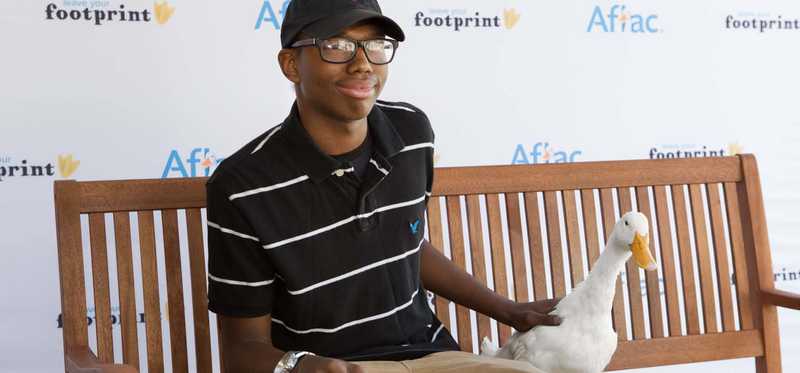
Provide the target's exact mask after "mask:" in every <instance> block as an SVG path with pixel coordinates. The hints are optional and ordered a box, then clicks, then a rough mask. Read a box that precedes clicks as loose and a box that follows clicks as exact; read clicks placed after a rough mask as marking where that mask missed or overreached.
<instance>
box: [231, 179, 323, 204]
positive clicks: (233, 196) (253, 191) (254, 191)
mask: <svg viewBox="0 0 800 373" xmlns="http://www.w3.org/2000/svg"><path fill="white" fill-rule="evenodd" d="M308 179H309V177H308V175H303V176H300V177H296V178H294V179H292V180H289V181H284V182H282V183H278V184H273V185H270V186H265V187H261V188H256V189H251V190H247V191H244V192H241V193H236V194H231V196H230V197H228V199H229V200H231V201H233V200H235V199H237V198H242V197H248V196H252V195H254V194H259V193H265V192H271V191H273V190H276V189H280V188H285V187H287V186H290V185H294V184H297V183H301V182H303V181H306V180H308Z"/></svg>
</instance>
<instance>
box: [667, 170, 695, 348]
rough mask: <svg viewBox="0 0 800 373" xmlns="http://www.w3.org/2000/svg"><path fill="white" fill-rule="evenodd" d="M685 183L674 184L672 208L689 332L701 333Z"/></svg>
mask: <svg viewBox="0 0 800 373" xmlns="http://www.w3.org/2000/svg"><path fill="white" fill-rule="evenodd" d="M684 193H685V191H684V188H683V185H673V186H672V208H673V211H674V213H675V230H676V231H677V237H678V254H679V258H680V260H681V263H680V268H681V280H682V283H683V308H684V313H685V316H686V330H687V332H688V334H690V335H691V334H700V321H699V316H698V311H697V294H696V292H695V289H694V285H695V282H694V265H693V263H692V247H691V243H690V239H689V218H688V215H687V213H686V196H685V195H684Z"/></svg>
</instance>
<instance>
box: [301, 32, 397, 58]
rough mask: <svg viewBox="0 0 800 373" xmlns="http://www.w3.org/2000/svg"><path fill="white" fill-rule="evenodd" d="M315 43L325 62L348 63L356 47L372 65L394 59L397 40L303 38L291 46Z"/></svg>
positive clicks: (355, 51)
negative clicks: (360, 49)
mask: <svg viewBox="0 0 800 373" xmlns="http://www.w3.org/2000/svg"><path fill="white" fill-rule="evenodd" d="M312 45H315V46H317V49H319V55H320V57H321V58H322V60H323V61H325V62H330V63H348V62H350V61H352V60H353V58H355V57H356V53H357V52H358V48H359V47H361V48H363V49H364V54H365V55H366V56H367V60H368V61H369V62H370V63H371V64H373V65H386V64H388V63H389V62H392V59H394V53H395V51H396V50H397V47H398V45H399V43H398V41H397V40H392V39H370V40H353V39H347V38H340V37H337V38H331V39H317V38H313V39H305V40H299V41H296V42H295V43H294V44H292V45H291V47H292V48H299V47H308V46H312Z"/></svg>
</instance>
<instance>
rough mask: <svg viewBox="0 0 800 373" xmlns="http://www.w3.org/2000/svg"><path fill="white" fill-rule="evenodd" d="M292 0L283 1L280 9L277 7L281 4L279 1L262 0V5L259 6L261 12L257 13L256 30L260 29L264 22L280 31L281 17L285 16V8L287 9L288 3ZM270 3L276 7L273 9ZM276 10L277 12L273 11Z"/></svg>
mask: <svg viewBox="0 0 800 373" xmlns="http://www.w3.org/2000/svg"><path fill="white" fill-rule="evenodd" d="M291 1H292V0H284V1H283V3H282V5H280V7H277V4H281V3H280V1H275V0H264V4H262V5H261V11H260V12H258V19H257V20H256V30H258V29H260V28H261V24H262V23H264V22H268V23H270V24H272V27H273V28H275V29H276V30H280V29H281V24H283V17H285V16H286V8H288V7H289V3H290V2H291ZM272 3H275V4H276V6H275V7H273V6H272ZM275 10H277V12H276V11H275Z"/></svg>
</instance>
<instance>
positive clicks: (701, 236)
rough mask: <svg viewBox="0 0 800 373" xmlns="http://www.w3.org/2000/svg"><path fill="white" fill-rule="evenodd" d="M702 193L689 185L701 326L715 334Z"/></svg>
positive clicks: (714, 304)
mask: <svg viewBox="0 0 800 373" xmlns="http://www.w3.org/2000/svg"><path fill="white" fill-rule="evenodd" d="M702 193H703V191H702V187H701V186H700V184H690V185H689V201H690V205H691V207H692V222H693V224H694V247H695V255H696V256H697V266H698V268H699V270H700V295H701V297H702V300H703V325H704V326H705V332H706V333H717V332H719V328H718V327H717V307H716V300H715V298H714V283H713V279H712V274H711V257H710V253H709V249H708V233H707V232H708V231H707V227H706V217H705V213H704V209H703V207H704V203H703V194H702Z"/></svg>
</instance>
